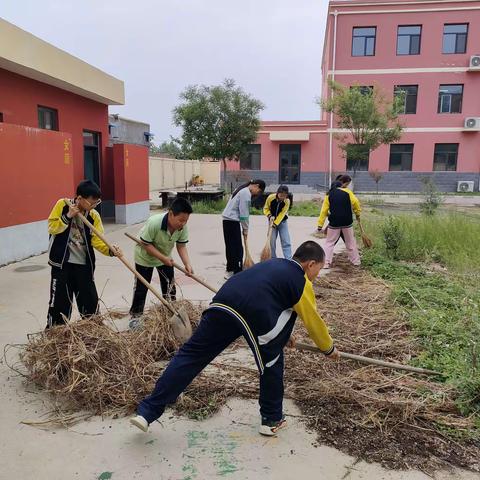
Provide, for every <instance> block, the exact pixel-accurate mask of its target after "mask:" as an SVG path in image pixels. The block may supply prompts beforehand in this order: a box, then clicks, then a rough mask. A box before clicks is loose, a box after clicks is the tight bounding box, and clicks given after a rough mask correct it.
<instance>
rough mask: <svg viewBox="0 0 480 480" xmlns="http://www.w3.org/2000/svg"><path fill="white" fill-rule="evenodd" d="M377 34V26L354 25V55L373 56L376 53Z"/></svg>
mask: <svg viewBox="0 0 480 480" xmlns="http://www.w3.org/2000/svg"><path fill="white" fill-rule="evenodd" d="M376 35H377V27H354V28H353V38H352V57H371V56H373V55H375V37H376Z"/></svg>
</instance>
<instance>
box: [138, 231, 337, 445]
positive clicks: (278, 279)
mask: <svg viewBox="0 0 480 480" xmlns="http://www.w3.org/2000/svg"><path fill="white" fill-rule="evenodd" d="M323 261H324V252H323V249H322V247H321V246H320V245H319V244H317V243H316V242H314V241H308V242H305V243H303V244H302V245H300V247H299V248H298V249H297V251H296V252H295V253H294V255H293V259H292V260H287V259H279V258H277V259H272V260H269V261H267V262H263V263H259V264H257V265H255V266H254V267H252V268H250V269H248V270H245V271H243V272H241V273H239V274H237V275H234V276H233V277H231V278H230V279H229V280H228V281H227V282H226V283H225V284H224V285H223V286H222V288H221V289H220V290H219V291H218V293H217V294H216V295H215V297H214V298H213V300H212V303H211V304H210V305H209V307H208V308H207V309H206V310H205V311H204V312H203V315H202V319H201V321H200V324H199V326H198V327H197V330H196V331H195V332H194V334H193V335H192V337H191V338H190V339H189V340H188V341H187V342H186V343H185V344H184V345H183V346H182V347H181V348H180V350H179V351H178V352H177V354H176V355H175V356H174V357H173V359H172V360H171V361H170V363H169V365H168V366H167V368H166V369H165V371H164V372H163V374H162V376H161V377H160V378H159V380H158V381H157V384H156V386H155V389H154V391H153V393H152V394H151V395H149V396H148V397H146V398H145V399H144V400H142V401H141V402H140V404H139V405H138V407H137V416H135V417H134V418H132V419H131V420H130V422H131V423H132V424H133V425H135V426H137V427H138V428H140V429H141V430H143V431H147V430H148V426H149V424H150V423H152V422H153V421H154V420H156V419H157V418H159V417H160V416H161V415H162V414H163V412H164V410H165V408H166V406H167V405H169V404H172V403H174V402H175V401H176V399H177V397H178V396H179V395H180V394H181V393H182V392H183V391H184V390H185V389H186V388H187V386H188V385H189V384H190V382H191V381H192V380H193V379H194V378H195V377H196V376H197V375H198V374H199V373H200V372H201V371H202V370H203V369H204V368H205V367H206V366H207V365H208V364H209V363H210V362H211V361H212V360H213V359H214V358H215V357H216V356H217V355H218V354H220V353H221V352H222V351H223V350H225V348H227V347H228V346H229V345H230V344H231V343H232V342H234V341H235V340H236V339H237V338H238V337H240V336H243V337H244V338H245V339H246V340H247V342H248V344H249V346H250V348H251V349H252V352H253V354H254V357H255V361H256V363H257V366H258V369H259V372H260V398H259V403H260V415H261V425H260V430H259V432H260V434H262V435H268V436H275V435H276V434H277V431H278V430H279V429H280V428H282V427H284V426H285V425H286V421H285V417H284V415H283V410H282V405H283V349H284V347H285V346H286V344H287V342H288V340H289V338H290V335H291V333H292V330H293V327H294V324H295V320H296V318H297V315H298V316H300V317H301V319H302V321H303V323H304V324H305V326H306V328H307V331H308V333H309V335H310V337H311V338H312V340H313V341H314V342H315V344H316V345H317V346H318V347H319V348H320V350H321V351H322V352H323V353H324V354H325V355H326V356H327V357H328V358H330V359H338V356H339V355H338V352H337V350H336V348H335V346H334V345H333V341H332V339H331V337H330V335H329V333H328V329H327V326H326V324H325V322H324V321H323V319H322V318H321V317H320V315H319V314H318V312H317V308H316V303H315V294H314V291H313V285H312V281H313V280H314V279H315V278H316V277H317V275H318V273H319V271H320V270H321V268H322V267H323Z"/></svg>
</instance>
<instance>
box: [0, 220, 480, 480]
mask: <svg viewBox="0 0 480 480" xmlns="http://www.w3.org/2000/svg"><path fill="white" fill-rule="evenodd" d="M289 222H290V230H291V233H292V237H293V243H294V245H298V244H299V243H300V242H301V241H303V240H305V239H307V238H311V237H309V235H310V234H311V232H312V231H313V230H314V226H315V219H310V218H300V217H296V218H291V219H290V220H289ZM138 230H139V226H133V227H126V228H125V227H122V226H118V225H112V226H109V227H108V228H107V231H108V236H109V238H110V239H111V240H112V241H115V242H117V243H119V244H120V245H121V247H122V248H123V249H124V251H125V252H131V249H132V245H131V241H130V240H128V239H127V238H126V237H125V236H124V235H123V232H125V231H128V232H131V233H136V232H137V231H138ZM190 230H191V243H190V252H191V256H192V259H193V264H194V267H195V268H196V271H197V273H199V274H200V275H201V276H203V277H204V278H205V279H208V280H209V281H210V282H212V283H213V284H214V285H217V286H218V285H220V284H221V283H222V275H223V271H224V264H223V262H224V256H223V251H224V249H223V238H222V233H221V228H220V218H219V217H218V216H215V215H198V216H193V217H192V219H191V224H190ZM251 231H252V234H251V238H252V251H253V253H254V255H255V257H257V258H258V256H259V252H260V250H261V248H262V246H263V239H264V233H265V231H266V227H265V224H264V220H263V219H262V218H261V217H252V230H251ZM46 262H47V258H46V255H45V254H44V255H40V256H37V257H33V258H30V259H27V260H25V261H23V262H18V263H15V264H12V265H8V266H6V267H4V268H0V318H1V322H0V346H2V347H3V346H4V345H5V344H12V343H23V342H25V340H26V334H27V333H29V332H34V331H37V330H39V329H42V328H43V327H44V325H45V314H46V306H47V300H48V298H47V297H48V286H49V270H48V268H46ZM178 280H179V283H180V285H181V289H182V291H183V294H184V296H185V297H186V298H189V299H199V300H200V299H201V300H208V299H209V298H211V296H210V293H209V291H208V290H205V289H204V288H203V287H201V286H198V285H195V284H193V282H192V280H191V279H188V278H186V277H184V276H182V277H178ZM96 282H97V287H98V290H99V292H102V299H103V302H104V303H105V305H106V306H108V307H110V308H111V307H117V308H125V309H126V308H128V306H129V301H130V298H131V289H132V283H133V281H132V278H131V275H130V273H129V272H128V271H127V270H126V269H125V267H124V266H123V265H122V264H121V263H120V262H118V261H116V260H115V259H110V258H106V257H98V267H97V273H96ZM156 282H157V283H158V279H156ZM10 358H12V355H10ZM249 361H251V363H252V367H253V360H252V359H249ZM319 361H322V360H319ZM0 404H1V405H2V408H1V410H0V425H1V430H0V431H1V434H0V452H1V458H2V466H1V468H0V480H3V479H22V480H23V479H29V478H35V479H36V480H43V479H45V480H46V479H49V480H51V479H60V478H65V479H76V478H78V479H82V480H83V479H101V480H106V479H109V478H112V479H113V480H123V479H125V480H129V479H133V478H139V479H156V480H158V479H160V480H163V479H165V480H167V479H172V480H173V479H175V480H180V479H185V480H187V479H190V480H194V479H199V480H203V479H213V478H229V479H232V480H237V479H253V478H260V477H261V478H264V479H292V478H295V477H301V478H311V479H319V478H321V479H328V480H330V479H332V480H333V479H352V480H353V479H392V480H394V479H395V480H396V479H406V480H407V479H408V480H416V479H427V478H428V477H427V476H426V475H424V474H423V473H421V472H416V471H412V472H389V471H385V470H384V469H382V468H380V467H379V466H378V465H375V464H367V463H365V462H359V463H355V459H353V458H351V457H349V456H347V455H344V454H342V453H341V452H339V451H337V450H334V449H332V448H329V447H325V446H319V447H315V446H313V443H314V441H315V437H314V435H313V434H311V433H308V432H307V431H306V430H305V428H304V427H303V425H302V423H301V421H300V419H299V418H298V417H296V416H295V415H298V410H297V409H296V408H295V406H294V405H293V404H292V403H291V402H287V403H286V413H287V414H289V415H291V416H290V417H289V421H290V427H289V428H288V429H287V430H286V431H284V432H282V435H281V436H280V437H279V438H277V439H265V438H263V437H260V436H259V435H258V434H257V432H256V430H257V422H258V412H257V405H256V402H255V401H241V400H233V401H231V402H230V403H229V404H228V405H227V407H225V408H224V409H223V410H222V412H220V413H219V414H218V415H216V416H215V417H213V418H211V419H209V420H206V421H202V422H196V421H190V420H186V419H184V418H178V417H174V416H173V415H171V414H167V415H165V416H164V417H162V422H161V424H154V425H153V427H152V429H151V432H150V433H148V434H146V435H145V434H141V433H139V432H137V431H135V430H134V429H133V427H130V425H129V424H128V422H127V421H126V419H118V420H112V419H103V420H102V419H101V418H94V419H92V420H90V421H87V422H83V423H80V424H78V425H76V426H75V427H73V428H72V429H70V430H65V429H48V428H45V429H41V428H37V427H32V426H27V425H24V424H21V423H20V422H22V421H25V420H41V419H42V415H43V414H45V413H46V412H48V411H49V410H50V408H49V404H48V401H47V399H46V397H45V396H44V395H43V394H40V393H38V392H35V389H34V387H32V385H26V384H24V382H23V381H22V379H21V378H19V377H18V376H16V375H15V374H13V373H12V372H11V371H10V370H9V369H8V368H7V367H6V365H5V364H4V363H3V362H2V364H1V365H0ZM292 415H293V416H292ZM437 478H439V479H447V478H448V479H450V478H462V479H479V478H480V476H479V475H475V474H471V473H465V472H460V471H455V472H443V473H439V474H438V476H437Z"/></svg>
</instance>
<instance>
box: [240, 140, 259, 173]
mask: <svg viewBox="0 0 480 480" xmlns="http://www.w3.org/2000/svg"><path fill="white" fill-rule="evenodd" d="M261 154H262V146H261V145H260V144H258V143H254V144H251V145H248V147H247V151H246V152H245V153H244V154H243V155H241V156H240V169H241V170H260V165H261V162H260V160H261Z"/></svg>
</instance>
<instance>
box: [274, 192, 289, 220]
mask: <svg viewBox="0 0 480 480" xmlns="http://www.w3.org/2000/svg"><path fill="white" fill-rule="evenodd" d="M284 203H285V205H284V206H283V208H282V209H281V210H280V213H279V214H278V215H277V217H276V218H275V221H274V222H273V223H274V224H275V225H277V226H278V225H280V224H281V223H282V220H283V219H284V217H285V215H286V214H287V212H288V210H289V208H290V199H289V198H286V199H285V201H284Z"/></svg>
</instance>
